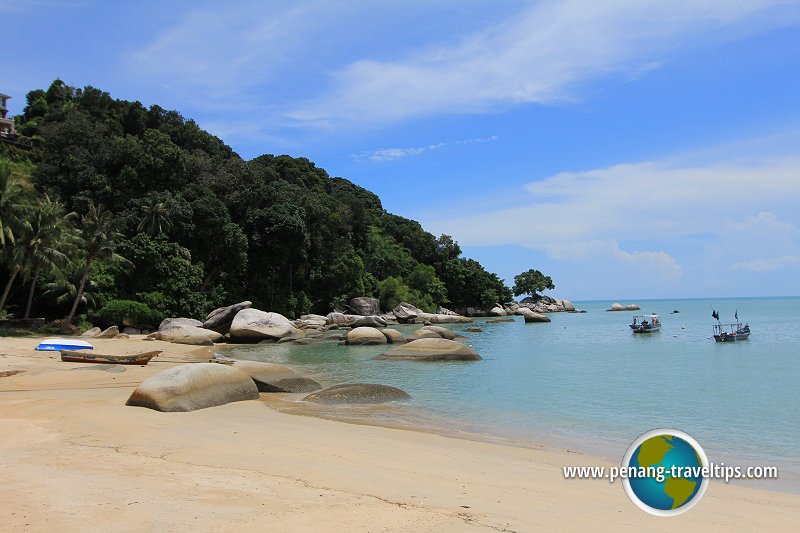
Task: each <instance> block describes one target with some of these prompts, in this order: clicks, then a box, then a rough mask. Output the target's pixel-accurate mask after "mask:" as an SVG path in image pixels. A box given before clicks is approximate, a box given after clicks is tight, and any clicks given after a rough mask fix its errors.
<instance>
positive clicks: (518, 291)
mask: <svg viewBox="0 0 800 533" xmlns="http://www.w3.org/2000/svg"><path fill="white" fill-rule="evenodd" d="M555 288H556V286H555V285H553V280H552V279H550V276H545V275H544V274H542V273H541V272H539V271H538V270H534V269H531V270H528V271H527V272H523V273H522V274H519V275H517V276H514V287H513V288H512V290H513V291H514V295H515V296H520V295H523V294H530V295H531V296H533V295H535V294H536V293H538V292H542V291H544V290H546V289H550V290H553V289H555Z"/></svg>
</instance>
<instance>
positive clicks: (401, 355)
mask: <svg viewBox="0 0 800 533" xmlns="http://www.w3.org/2000/svg"><path fill="white" fill-rule="evenodd" d="M375 359H387V360H406V361H478V360H480V359H482V357H481V356H480V355H478V354H477V353H475V351H474V350H473V349H472V348H470V347H469V346H467V345H465V344H461V343H460V342H456V341H451V340H448V339H441V338H439V339H419V340H414V341H411V342H409V343H408V344H404V345H402V346H398V347H397V348H393V349H391V350H389V351H388V352H385V353H382V354H381V355H379V356H377V357H375Z"/></svg>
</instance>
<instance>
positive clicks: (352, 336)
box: [347, 326, 388, 345]
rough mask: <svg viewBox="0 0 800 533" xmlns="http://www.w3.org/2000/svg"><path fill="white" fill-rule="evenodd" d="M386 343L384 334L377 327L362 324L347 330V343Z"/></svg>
mask: <svg viewBox="0 0 800 533" xmlns="http://www.w3.org/2000/svg"><path fill="white" fill-rule="evenodd" d="M387 343H388V340H387V338H386V336H385V335H384V334H383V333H381V331H380V330H379V329H376V328H373V327H368V326H362V327H358V328H355V329H351V330H350V331H348V332H347V344H351V345H371V344H387Z"/></svg>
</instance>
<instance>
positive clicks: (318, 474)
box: [0, 338, 800, 532]
mask: <svg viewBox="0 0 800 533" xmlns="http://www.w3.org/2000/svg"><path fill="white" fill-rule="evenodd" d="M37 342H38V340H37V339H19V338H16V339H8V338H0V373H1V372H3V371H7V370H25V372H24V373H21V374H17V375H13V376H8V377H0V451H2V453H0V471H2V489H0V490H2V493H0V530H3V531H137V532H138V531H242V530H244V528H245V527H247V526H250V528H256V529H251V530H272V531H343V532H350V531H414V532H420V531H436V532H440V531H590V530H591V531H667V530H676V529H679V528H680V529H683V530H694V531H753V530H759V531H796V530H797V528H798V524H799V523H800V496H798V495H794V494H785V493H778V492H768V491H765V490H758V489H757V487H758V483H757V482H752V483H751V484H750V486H747V487H741V486H730V485H724V484H722V483H717V482H712V483H711V484H710V486H709V488H708V491H707V492H706V494H705V496H704V497H703V499H702V501H700V503H699V504H698V505H697V506H696V507H695V508H694V509H692V510H690V511H689V512H688V513H686V514H683V515H681V516H679V517H675V518H657V517H653V516H650V515H648V514H646V513H644V512H642V511H640V510H639V509H637V508H636V507H635V506H634V505H633V504H631V503H630V502H629V501H628V498H627V496H626V495H625V493H624V491H623V490H622V486H621V484H620V483H619V482H617V483H614V484H609V483H608V482H606V481H599V480H565V479H564V478H563V476H562V470H561V466H562V465H565V464H569V465H573V464H575V465H578V464H585V465H598V464H603V461H602V460H600V459H598V458H595V457H592V456H588V455H582V454H574V453H568V452H565V451H564V452H562V451H546V450H538V449H528V448H518V447H512V446H504V445H500V444H493V443H485V442H473V441H469V440H462V439H455V438H449V437H444V436H440V435H433V434H429V433H422V432H416V431H406V430H400V429H390V428H383V427H373V426H363V425H353V424H346V423H342V422H334V421H329V420H322V419H319V418H312V417H304V416H293V415H288V414H283V413H280V412H278V411H276V410H275V409H274V408H272V407H270V405H271V404H272V403H273V402H269V401H265V400H254V401H247V402H238V403H233V404H228V405H224V406H220V407H214V408H211V409H205V410H201V411H195V412H192V413H159V412H156V411H151V410H148V409H144V408H138V407H126V406H125V400H126V399H127V398H128V396H129V395H130V393H131V391H132V390H133V388H134V387H135V386H136V384H138V383H139V382H141V380H142V379H144V378H146V377H148V376H150V375H152V374H154V373H156V372H158V371H159V370H162V369H164V368H168V367H169V366H170V365H171V364H175V363H159V362H157V361H158V360H154V362H152V363H151V364H150V365H148V366H147V367H137V366H134V367H126V371H125V372H122V373H109V372H104V371H100V370H85V371H77V370H73V369H75V368H78V367H87V366H90V365H81V364H76V363H63V362H61V361H60V360H59V359H58V354H57V353H48V352H36V351H34V350H32V348H33V347H34V346H35V345H36V344H37ZM93 343H94V344H95V346H96V351H97V352H101V353H102V352H107V353H118V352H120V351H127V352H136V351H146V350H151V349H164V350H165V353H164V354H163V355H162V356H160V359H162V360H167V359H168V360H171V361H191V360H203V359H205V358H207V356H208V353H209V352H208V350H207V349H203V348H201V349H198V348H196V347H191V346H180V345H173V344H166V343H161V342H146V341H143V340H141V339H140V338H138V339H137V338H132V339H130V340H106V341H93ZM263 396H264V395H262V397H263ZM751 486H752V487H753V488H751Z"/></svg>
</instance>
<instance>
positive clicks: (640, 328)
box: [630, 324, 661, 333]
mask: <svg viewBox="0 0 800 533" xmlns="http://www.w3.org/2000/svg"><path fill="white" fill-rule="evenodd" d="M630 328H631V331H632V332H634V333H655V332H657V331H661V326H642V325H641V324H640V325H638V326H635V325H633V324H630Z"/></svg>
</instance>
